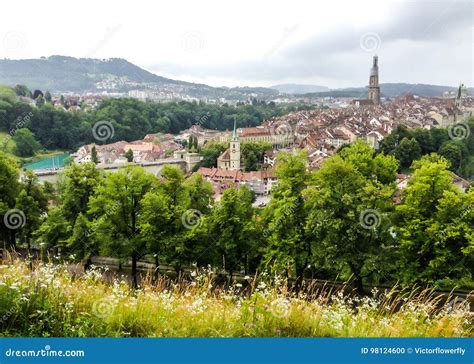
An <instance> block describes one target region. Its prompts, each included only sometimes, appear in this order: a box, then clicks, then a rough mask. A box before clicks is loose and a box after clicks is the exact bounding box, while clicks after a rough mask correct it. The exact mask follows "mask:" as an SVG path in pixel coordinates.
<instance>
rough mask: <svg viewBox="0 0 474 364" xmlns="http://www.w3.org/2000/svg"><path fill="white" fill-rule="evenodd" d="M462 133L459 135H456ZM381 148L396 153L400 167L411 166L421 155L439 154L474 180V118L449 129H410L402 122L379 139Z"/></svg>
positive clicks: (457, 170) (402, 168)
mask: <svg viewBox="0 0 474 364" xmlns="http://www.w3.org/2000/svg"><path fill="white" fill-rule="evenodd" d="M457 133H459V135H457ZM380 150H381V151H382V152H384V153H385V154H390V155H393V156H395V158H397V160H398V161H399V163H400V170H401V171H406V170H408V169H409V167H410V166H411V164H412V163H413V161H414V160H417V159H419V158H420V157H421V156H423V155H426V154H430V153H437V154H439V155H441V156H443V157H444V158H446V159H447V160H448V161H449V163H450V167H449V168H450V170H451V171H453V172H455V173H457V174H458V175H460V176H462V177H464V178H467V179H469V180H471V181H472V180H473V179H474V119H471V120H470V121H468V122H466V123H459V124H455V125H453V126H450V127H449V128H447V129H442V128H434V129H431V130H427V129H408V128H407V127H406V126H404V125H399V126H398V127H397V128H396V129H395V130H393V131H392V133H390V134H389V135H387V136H386V137H385V138H384V139H383V140H382V141H381V142H380Z"/></svg>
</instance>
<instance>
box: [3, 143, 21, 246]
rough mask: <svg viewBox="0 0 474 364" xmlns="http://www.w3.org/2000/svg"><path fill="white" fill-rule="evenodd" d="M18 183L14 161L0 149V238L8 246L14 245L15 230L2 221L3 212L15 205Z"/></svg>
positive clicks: (18, 188)
mask: <svg viewBox="0 0 474 364" xmlns="http://www.w3.org/2000/svg"><path fill="white" fill-rule="evenodd" d="M19 190H20V185H19V183H18V167H17V165H16V163H15V162H14V161H13V160H12V159H11V158H9V157H8V156H6V155H5V154H4V153H3V152H1V151H0V218H1V220H0V240H1V241H3V242H4V243H7V244H8V245H9V246H11V247H14V246H15V241H16V238H15V234H16V230H14V229H10V228H8V227H7V226H6V225H5V223H4V217H5V214H6V213H7V212H8V211H9V210H11V209H13V208H14V207H15V203H16V199H17V196H18V192H19Z"/></svg>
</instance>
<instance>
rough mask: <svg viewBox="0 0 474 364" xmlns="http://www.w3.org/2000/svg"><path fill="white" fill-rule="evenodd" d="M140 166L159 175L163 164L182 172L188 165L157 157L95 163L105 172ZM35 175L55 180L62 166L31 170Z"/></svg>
mask: <svg viewBox="0 0 474 364" xmlns="http://www.w3.org/2000/svg"><path fill="white" fill-rule="evenodd" d="M130 165H134V166H142V167H143V168H144V169H145V170H146V171H147V172H150V173H152V174H154V175H155V176H160V174H161V169H162V168H163V166H169V165H171V166H177V167H180V168H181V169H182V170H183V171H184V172H186V171H187V170H188V165H187V163H186V161H185V160H182V159H171V158H170V159H159V160H156V161H153V162H143V163H127V164H106V165H97V168H100V169H103V170H104V171H105V172H106V173H113V172H117V171H118V170H119V169H120V168H124V167H126V166H130ZM33 172H34V173H35V174H36V175H37V176H38V179H39V180H40V182H45V181H48V182H50V183H55V182H57V181H58V180H59V179H60V178H61V176H62V175H63V173H64V168H55V169H38V170H35V171H33Z"/></svg>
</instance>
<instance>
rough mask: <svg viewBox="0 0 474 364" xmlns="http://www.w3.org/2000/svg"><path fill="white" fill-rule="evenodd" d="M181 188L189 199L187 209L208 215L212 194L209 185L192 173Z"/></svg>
mask: <svg viewBox="0 0 474 364" xmlns="http://www.w3.org/2000/svg"><path fill="white" fill-rule="evenodd" d="M183 186H184V188H185V189H186V192H187V195H188V198H189V207H190V208H192V209H195V210H198V211H200V212H201V213H203V214H207V213H209V212H210V209H211V204H212V203H213V197H212V196H213V194H214V191H213V190H212V186H211V184H210V183H209V182H207V181H205V180H204V179H203V178H202V176H201V175H200V174H199V173H194V174H193V175H192V176H191V177H189V178H187V179H186V180H185V181H184V182H183Z"/></svg>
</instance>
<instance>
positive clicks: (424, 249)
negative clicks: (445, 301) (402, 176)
mask: <svg viewBox="0 0 474 364" xmlns="http://www.w3.org/2000/svg"><path fill="white" fill-rule="evenodd" d="M414 168H415V172H414V173H413V176H412V177H411V179H410V180H409V182H408V186H407V187H406V189H405V190H404V192H403V195H402V203H401V204H400V205H399V206H397V214H396V225H397V236H398V240H399V244H400V249H399V254H400V258H399V265H400V278H401V280H402V282H404V283H405V284H413V283H423V284H436V283H437V282H438V281H440V280H443V279H451V280H459V279H462V278H465V277H469V279H471V280H472V263H473V260H472V257H473V256H472V254H473V251H474V249H473V248H474V245H473V244H474V242H473V236H474V230H473V226H474V214H473V209H472V206H473V194H472V192H469V193H467V194H464V193H462V192H461V191H460V190H459V189H458V188H457V187H456V186H455V185H454V184H453V182H452V174H451V172H450V171H449V162H448V161H447V160H446V159H444V158H442V157H439V156H437V155H435V154H433V155H427V156H424V157H423V158H422V159H421V160H419V161H417V162H416V163H414Z"/></svg>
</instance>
